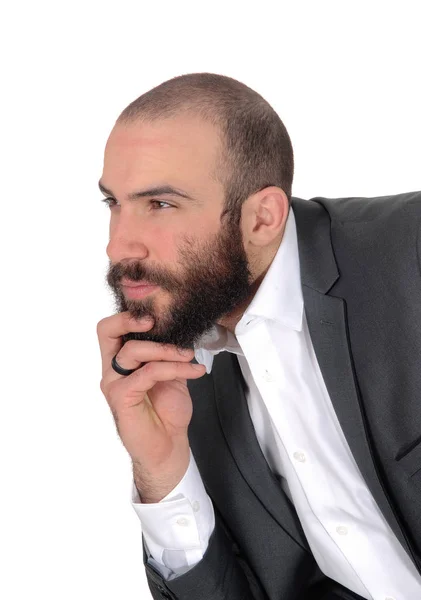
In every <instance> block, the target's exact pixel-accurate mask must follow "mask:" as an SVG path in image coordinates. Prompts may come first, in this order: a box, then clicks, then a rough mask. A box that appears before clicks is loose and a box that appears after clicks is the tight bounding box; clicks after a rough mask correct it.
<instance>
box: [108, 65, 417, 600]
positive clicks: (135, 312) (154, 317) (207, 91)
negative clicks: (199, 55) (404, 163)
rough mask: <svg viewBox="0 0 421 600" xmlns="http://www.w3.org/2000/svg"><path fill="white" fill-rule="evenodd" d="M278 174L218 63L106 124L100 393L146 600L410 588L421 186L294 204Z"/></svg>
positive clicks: (275, 130) (257, 109)
mask: <svg viewBox="0 0 421 600" xmlns="http://www.w3.org/2000/svg"><path fill="white" fill-rule="evenodd" d="M293 171H294V161H293V150H292V145H291V141H290V138H289V135H288V133H287V130H286V128H285V126H284V125H283V123H282V121H281V120H280V118H279V116H278V115H277V113H276V112H275V111H274V110H273V108H272V107H271V106H270V105H269V104H268V102H266V100H264V99H263V98H262V97H261V96H260V95H259V94H258V93H257V92H255V91H254V90H252V89H250V88H249V87H248V86H246V85H244V84H243V83H241V82H239V81H236V80H234V79H232V78H229V77H225V76H222V75H216V74H211V73H195V74H189V75H183V76H180V77H176V78H174V79H171V80H169V81H166V82H164V83H162V84H161V85H159V86H157V87H155V88H153V89H152V90H150V91H148V92H147V93H145V94H143V95H142V96H140V97H139V98H137V99H136V100H134V102H132V103H131V104H130V105H129V106H128V107H127V108H126V109H125V110H124V111H123V112H122V113H121V115H120V116H119V118H118V119H117V121H116V124H115V126H114V128H113V130H112V132H111V134H110V136H109V139H108V141H107V145H106V149H105V156H104V169H103V173H102V176H101V180H100V189H101V191H102V192H103V193H104V195H105V198H104V201H105V202H106V204H107V205H108V206H109V209H110V238H109V244H108V246H107V255H108V257H109V260H110V264H109V270H108V273H107V277H106V281H107V284H108V285H109V287H110V289H111V291H112V293H113V296H114V301H115V308H116V312H115V314H113V315H112V316H110V317H106V318H105V319H102V320H101V321H100V322H99V323H98V329H97V331H98V338H99V344H100V349H101V356H102V380H101V390H102V392H103V394H104V396H105V398H106V400H107V402H108V404H109V406H110V409H111V411H112V414H113V417H114V419H115V422H116V427H117V430H118V433H119V435H120V437H121V440H122V442H123V444H124V446H125V448H126V449H127V451H128V453H129V455H130V458H131V460H132V463H133V489H132V503H133V508H134V509H135V511H136V513H137V515H138V516H139V518H140V521H141V525H142V534H143V549H144V563H145V568H146V575H147V578H148V583H149V587H150V590H151V593H152V596H153V598H154V599H155V600H158V599H163V598H171V599H173V600H338V599H346V598H348V599H351V598H354V599H355V598H357V599H358V598H367V599H375V600H387V599H389V600H391V599H395V600H415V599H416V598H421V576H420V573H421V519H420V518H419V515H420V511H421V493H420V492H421V403H420V389H421V368H420V366H419V362H420V353H421V325H420V324H421V301H420V298H421V277H420V272H421V265H420V256H421V241H420V240H421V236H420V229H421V228H420V221H421V193H420V192H413V193H403V194H399V195H395V196H383V197H376V198H335V199H328V198H313V199H311V200H303V199H300V198H295V197H292V195H291V193H292V190H291V188H292V181H293Z"/></svg>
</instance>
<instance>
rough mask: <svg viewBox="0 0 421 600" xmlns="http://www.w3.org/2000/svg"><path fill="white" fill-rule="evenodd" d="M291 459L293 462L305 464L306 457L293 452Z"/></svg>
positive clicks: (300, 453) (301, 453)
mask: <svg viewBox="0 0 421 600" xmlns="http://www.w3.org/2000/svg"><path fill="white" fill-rule="evenodd" d="M293 457H294V458H295V460H298V462H306V455H305V454H304V452H294V454H293Z"/></svg>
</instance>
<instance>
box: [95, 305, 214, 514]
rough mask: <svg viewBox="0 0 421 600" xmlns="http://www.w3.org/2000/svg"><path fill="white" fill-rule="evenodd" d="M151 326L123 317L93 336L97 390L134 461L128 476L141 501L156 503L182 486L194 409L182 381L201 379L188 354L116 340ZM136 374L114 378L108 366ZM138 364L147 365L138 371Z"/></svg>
mask: <svg viewBox="0 0 421 600" xmlns="http://www.w3.org/2000/svg"><path fill="white" fill-rule="evenodd" d="M152 325H153V321H148V320H147V319H146V318H144V319H141V320H139V321H137V320H134V319H131V318H130V314H129V313H128V312H122V313H118V314H116V315H113V316H111V317H106V318H105V319H102V320H101V321H99V323H98V325H97V334H98V340H99V345H100V350H101V358H102V379H101V383H100V388H101V391H102V393H103V394H104V396H105V398H106V400H107V402H108V405H109V407H110V409H111V412H112V414H113V417H114V421H115V424H116V427H117V431H118V434H119V436H120V438H121V441H122V442H123V444H124V447H125V448H126V450H127V452H128V453H129V455H130V457H131V459H132V462H133V475H134V481H135V484H136V487H137V488H138V490H139V494H140V496H141V499H142V502H159V501H160V500H161V499H162V498H164V497H165V496H166V495H167V494H168V493H169V492H170V491H171V490H172V489H174V487H175V486H176V485H177V484H178V483H179V482H180V481H181V479H182V478H183V476H184V474H185V472H186V471H187V467H188V465H189V458H190V448H189V440H188V437H187V428H188V425H189V423H190V420H191V417H192V414H193V407H192V401H191V398H190V394H189V391H188V388H187V379H198V378H199V377H202V375H204V374H205V367H204V366H203V365H193V364H191V363H190V361H191V360H192V358H193V356H194V352H193V350H183V351H182V352H181V351H180V350H179V349H178V348H177V347H176V346H171V345H164V344H158V343H156V342H150V341H138V340H129V341H128V342H126V343H125V344H124V345H122V339H121V336H122V335H124V334H126V333H130V332H136V331H148V330H149V329H150V328H151V327H152ZM116 354H117V357H116V360H117V363H118V364H119V365H120V366H121V367H123V368H124V369H136V371H134V372H133V373H131V374H130V375H127V376H124V375H119V374H118V373H116V372H115V371H114V369H113V368H112V366H111V360H112V358H113V357H114V356H115V355H116ZM141 363H146V364H145V365H143V366H142V367H140V368H139V366H140V364H141Z"/></svg>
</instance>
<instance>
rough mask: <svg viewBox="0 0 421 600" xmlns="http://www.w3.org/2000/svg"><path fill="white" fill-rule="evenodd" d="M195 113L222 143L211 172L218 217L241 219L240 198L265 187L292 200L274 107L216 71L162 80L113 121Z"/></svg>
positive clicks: (288, 156) (290, 162) (289, 156)
mask: <svg viewBox="0 0 421 600" xmlns="http://www.w3.org/2000/svg"><path fill="white" fill-rule="evenodd" d="M186 113H187V114H193V115H195V116H198V117H200V118H202V119H204V120H205V121H208V122H210V123H211V124H212V125H214V126H215V127H217V129H218V134H219V137H220V148H219V152H218V157H217V159H216V161H215V164H214V165H211V167H210V176H211V178H213V179H214V180H215V181H217V182H219V183H220V184H221V185H222V188H223V190H224V206H223V211H222V213H221V221H222V219H223V218H224V217H225V216H228V218H229V221H230V222H231V223H232V224H236V225H238V224H239V222H240V219H241V207H242V204H243V202H244V201H245V200H246V199H247V198H249V197H250V196H251V195H252V194H254V193H256V192H258V191H260V190H262V189H264V188H265V187H268V186H277V187H280V188H281V189H282V190H283V191H284V192H285V194H286V196H287V197H288V201H289V203H291V187H292V180H293V175H294V155H293V149H292V144H291V140H290V137H289V135H288V132H287V130H286V128H285V126H284V124H283V123H282V121H281V119H280V118H279V116H278V114H277V113H276V112H275V110H274V109H273V108H272V107H271V106H270V104H269V103H268V102H267V101H266V100H265V99H264V98H262V96H260V94H258V93H257V92H255V91H254V90H252V89H251V88H249V87H248V86H247V85H245V84H244V83H241V82H240V81H237V80H236V79H233V78H231V77H227V76H225V75H218V74H215V73H189V74H186V75H180V76H178V77H174V78H173V79H169V80H167V81H164V82H163V83H161V84H160V85H158V86H157V87H154V88H152V89H151V90H149V91H148V92H146V93H144V94H142V95H141V96H139V98H137V99H136V100H134V101H133V102H131V104H129V105H128V106H127V107H126V108H125V109H124V110H123V111H122V113H121V114H120V116H119V117H118V119H117V123H122V124H130V123H132V122H135V121H145V122H153V121H158V120H162V119H170V118H174V117H177V116H179V115H181V114H186Z"/></svg>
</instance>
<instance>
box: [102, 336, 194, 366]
mask: <svg viewBox="0 0 421 600" xmlns="http://www.w3.org/2000/svg"><path fill="white" fill-rule="evenodd" d="M193 356H194V351H193V350H190V349H187V350H184V349H182V348H178V347H177V346H173V345H171V344H160V343H158V342H150V341H147V342H143V341H139V340H129V341H128V342H126V343H125V344H124V346H122V348H120V350H119V352H118V354H117V356H116V361H117V363H118V364H119V365H120V367H122V368H123V369H138V368H139V366H140V365H141V364H142V363H146V362H154V361H160V360H165V361H168V362H173V361H181V362H190V361H191V360H192V358H193ZM111 368H112V367H111ZM113 372H114V371H113Z"/></svg>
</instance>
